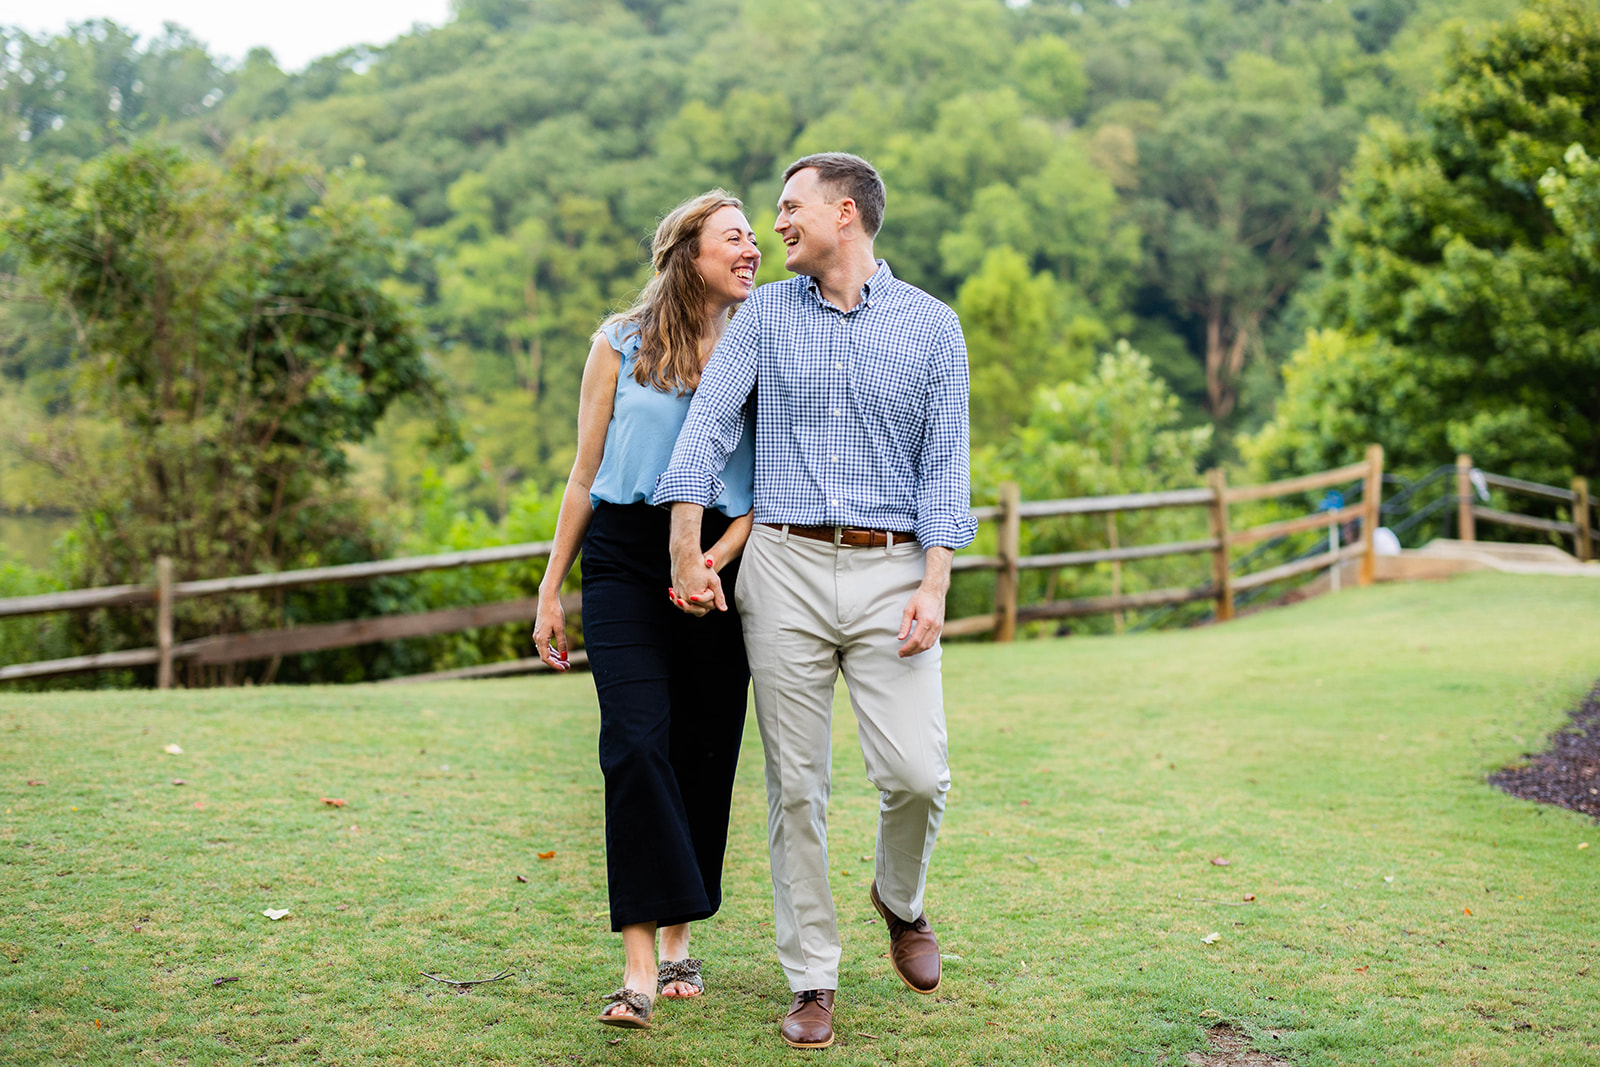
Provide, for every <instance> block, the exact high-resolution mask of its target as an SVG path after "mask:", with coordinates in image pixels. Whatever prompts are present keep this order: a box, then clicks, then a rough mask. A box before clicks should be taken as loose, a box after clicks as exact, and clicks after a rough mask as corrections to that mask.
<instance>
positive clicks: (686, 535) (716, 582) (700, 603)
mask: <svg viewBox="0 0 1600 1067" xmlns="http://www.w3.org/2000/svg"><path fill="white" fill-rule="evenodd" d="M704 518H705V508H702V507H701V506H700V505H698V504H689V503H684V502H682V501H679V502H677V503H675V504H673V505H672V542H671V544H672V588H670V589H668V590H667V596H669V597H671V598H672V602H673V603H674V604H676V605H677V606H678V607H680V608H682V609H683V610H684V611H687V612H688V613H689V614H690V615H704V614H705V613H706V612H708V611H710V610H711V609H712V608H716V609H717V610H718V611H727V610H728V598H727V597H726V596H724V595H723V592H722V578H721V577H720V576H718V574H717V569H716V568H715V567H713V566H712V565H711V558H710V557H709V556H707V555H706V554H705V553H704V552H702V551H700V527H701V523H702V521H703V520H704Z"/></svg>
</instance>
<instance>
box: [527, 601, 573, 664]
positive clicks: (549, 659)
mask: <svg viewBox="0 0 1600 1067" xmlns="http://www.w3.org/2000/svg"><path fill="white" fill-rule="evenodd" d="M533 645H534V647H535V648H537V649H538V650H539V658H540V659H542V660H544V661H545V663H547V664H549V665H550V668H551V669H552V670H555V671H558V672H559V671H565V670H569V669H570V668H571V667H572V664H570V663H568V662H567V613H566V612H565V611H563V610H562V608H561V597H560V596H559V595H557V596H546V595H544V594H540V596H539V617H538V618H537V619H536V620H535V621H534V624H533Z"/></svg>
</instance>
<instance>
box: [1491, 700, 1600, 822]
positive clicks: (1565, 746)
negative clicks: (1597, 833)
mask: <svg viewBox="0 0 1600 1067" xmlns="http://www.w3.org/2000/svg"><path fill="white" fill-rule="evenodd" d="M1489 783H1490V784H1491V785H1495V786H1499V787H1500V788H1501V789H1503V790H1505V791H1506V792H1507V793H1510V794H1511V795H1512V796H1514V797H1521V798H1522V799H1524V800H1537V801H1539V802H1541V803H1544V804H1555V805H1557V806H1559V807H1563V808H1567V809H1569V810H1571V811H1577V812H1582V813H1583V814H1584V815H1587V816H1589V817H1590V818H1592V819H1594V820H1595V821H1596V822H1600V685H1596V686H1595V688H1594V690H1593V691H1592V692H1591V693H1590V694H1589V695H1588V696H1587V697H1585V698H1584V699H1583V700H1582V701H1581V702H1580V703H1579V704H1578V706H1577V707H1576V708H1574V709H1573V711H1572V721H1571V722H1569V723H1568V724H1567V725H1566V726H1564V727H1562V728H1561V729H1559V730H1557V731H1556V732H1555V733H1553V734H1551V735H1550V747H1549V748H1547V749H1545V750H1544V751H1543V752H1541V753H1539V754H1538V755H1537V756H1534V755H1530V756H1528V759H1527V762H1526V763H1523V764H1518V765H1516V766H1513V767H1507V768H1506V769H1505V770H1503V771H1496V772H1495V773H1494V774H1491V775H1490V776H1489Z"/></svg>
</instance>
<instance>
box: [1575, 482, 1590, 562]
mask: <svg viewBox="0 0 1600 1067" xmlns="http://www.w3.org/2000/svg"><path fill="white" fill-rule="evenodd" d="M1572 524H1573V525H1574V526H1576V527H1577V528H1578V529H1577V531H1576V532H1575V533H1573V535H1572V540H1573V541H1575V542H1576V543H1577V549H1578V550H1577V551H1576V552H1574V553H1573V555H1575V556H1577V557H1578V562H1580V563H1587V562H1588V561H1589V560H1591V559H1593V558H1594V551H1593V549H1594V540H1593V537H1594V531H1593V527H1592V526H1591V525H1590V522H1589V479H1587V478H1585V477H1583V476H1581V475H1579V476H1578V477H1575V478H1573V479H1572Z"/></svg>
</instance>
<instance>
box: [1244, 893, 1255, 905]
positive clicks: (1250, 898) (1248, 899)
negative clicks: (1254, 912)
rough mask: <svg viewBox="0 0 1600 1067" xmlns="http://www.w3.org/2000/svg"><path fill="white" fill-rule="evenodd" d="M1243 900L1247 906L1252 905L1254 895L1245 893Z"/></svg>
mask: <svg viewBox="0 0 1600 1067" xmlns="http://www.w3.org/2000/svg"><path fill="white" fill-rule="evenodd" d="M1244 899H1245V903H1247V904H1249V903H1254V902H1255V899H1256V895H1255V894H1254V893H1246V894H1245V895H1244Z"/></svg>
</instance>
